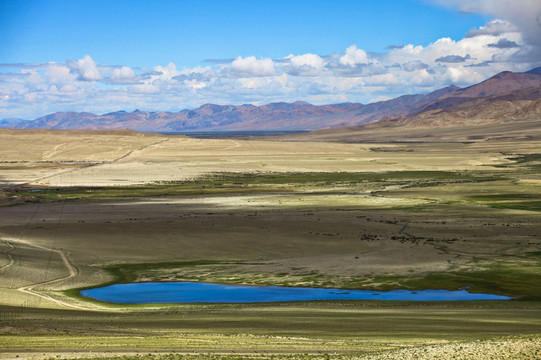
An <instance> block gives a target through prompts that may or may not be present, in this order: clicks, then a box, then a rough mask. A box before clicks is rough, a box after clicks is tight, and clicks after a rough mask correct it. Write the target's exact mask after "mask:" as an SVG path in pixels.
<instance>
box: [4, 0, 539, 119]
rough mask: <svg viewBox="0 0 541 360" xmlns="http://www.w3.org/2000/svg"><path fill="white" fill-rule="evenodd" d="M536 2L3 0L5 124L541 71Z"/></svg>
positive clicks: (403, 89)
mask: <svg viewBox="0 0 541 360" xmlns="http://www.w3.org/2000/svg"><path fill="white" fill-rule="evenodd" d="M540 18H541V2H540V1H538V0H514V1H506V0H490V1H489V0H470V1H465V0H464V1H463V0H448V1H444V0H424V1H423V0H380V1H351V0H350V1H339V0H335V1H319V0H311V1H295V0H289V1H281V0H276V1H238V0H237V1H234V0H230V1H219V0H214V1H209V0H197V1H191V0H184V1H165V0H162V1H143V0H140V1H120V0H116V1H102V0H92V1H86V0H79V1H47V0H40V1H37V0H35V1H30V0H27V1H17V0H0V44H1V51H0V118H7V117H22V118H33V117H38V116H41V115H45V114H48V113H50V112H54V111H92V112H96V113H102V112H107V111H114V110H119V109H126V110H130V111H131V110H134V109H135V108H141V109H145V110H172V111H175V110H180V109H182V108H187V107H197V106H199V105H201V104H204V103H207V102H213V103H224V104H225V103H231V104H240V103H254V104H262V103H268V102H272V101H296V100H304V101H309V102H312V103H316V104H323V103H335V102H342V101H356V102H364V103H366V102H372V101H377V100H384V99H388V98H392V97H395V96H399V95H403V94H406V93H419V92H429V91H432V90H436V89H438V88H440V87H443V86H446V85H450V84H456V85H459V86H465V85H469V84H471V83H473V82H476V81H480V80H482V79H484V78H486V77H487V76H491V75H493V74H495V73H497V72H499V71H502V70H513V71H522V70H527V69H528V68H529V67H534V66H538V65H539V64H540V62H539V61H540V60H541V58H540V56H539V52H540V51H539V49H540V48H541V44H540V43H539V40H538V38H541V36H539V34H541V24H540V23H539V19H540Z"/></svg>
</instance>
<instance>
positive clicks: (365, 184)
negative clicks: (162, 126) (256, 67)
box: [0, 130, 541, 359]
mask: <svg viewBox="0 0 541 360" xmlns="http://www.w3.org/2000/svg"><path fill="white" fill-rule="evenodd" d="M528 131H529V130H528ZM530 134H533V133H532V132H530ZM45 135H46V136H45ZM380 135H381V136H389V134H388V133H387V132H385V133H383V132H382V133H381V134H380ZM436 135H437V136H436ZM444 135H445V136H444ZM515 135H516V136H517V137H516V138H513V136H515ZM515 135H513V136H510V137H508V138H506V139H504V140H501V139H500V140H498V141H489V140H487V139H478V140H471V141H463V138H461V137H457V136H456V134H455V135H453V136H454V138H455V141H452V137H450V136H451V135H450V133H449V130H445V133H440V134H439V135H438V134H434V136H432V138H431V140H430V141H428V140H425V141H413V142H379V143H369V142H364V143H334V142H329V139H327V141H325V142H317V141H309V142H299V141H270V140H268V141H262V140H258V141H247V140H237V139H232V140H196V139H189V138H185V137H167V136H159V135H152V134H145V135H142V134H131V133H130V134H123V133H120V134H114V133H99V134H93V133H90V132H46V133H44V132H39V131H32V132H18V131H8V130H2V131H0V138H1V139H0V140H1V141H0V146H1V147H2V150H1V151H0V181H1V182H3V184H2V185H0V190H1V192H0V234H1V236H2V238H1V240H2V242H1V243H0V273H1V277H0V358H14V357H15V356H17V355H18V356H19V358H50V357H56V356H57V355H58V356H60V357H63V358H80V357H82V358H85V357H88V358H90V357H98V358H100V357H101V358H109V357H113V356H114V357H121V356H124V358H145V357H146V358H157V359H161V358H163V359H168V358H173V357H172V356H173V354H175V355H174V356H176V357H178V358H188V357H189V358H194V359H197V358H234V357H235V356H237V355H238V354H239V353H243V354H244V355H243V356H244V357H246V356H247V354H250V357H251V358H256V359H260V358H261V359H265V358H271V357H272V356H275V358H291V359H293V358H314V359H319V358H337V359H342V358H344V359H345V358H354V359H357V358H359V359H365V358H366V359H380V358H381V359H384V358H385V359H387V358H390V359H393V358H401V359H407V358H408V357H409V358H427V359H429V358H451V357H450V356H455V355H456V356H463V358H479V359H481V358H496V359H500V358H501V359H505V358H519V359H520V358H523V359H529V358H531V359H534V358H536V356H539V354H540V351H541V349H540V343H539V337H538V334H541V311H540V310H541V301H540V299H541V290H540V289H539V286H538V284H539V283H541V221H540V211H541V171H540V169H541V154H539V153H538V151H539V149H540V148H541V141H539V140H537V138H536V137H535V136H534V135H532V136H531V140H530V141H525V140H524V138H523V136H522V135H523V134H522V133H520V132H519V131H518V130H517V132H516V133H515ZM303 136H305V135H303ZM457 139H458V140H457ZM312 140H314V139H312ZM29 144H30V145H29ZM175 280H183V281H207V282H218V283H230V284H250V285H284V286H286V285H287V286H314V287H333V288H334V287H338V288H344V289H370V290H374V291H382V290H388V289H396V288H405V289H411V290H420V289H434V288H444V289H450V290H456V289H459V288H465V287H467V288H468V289H469V291H472V292H485V293H493V294H502V295H508V296H512V297H514V298H515V300H512V301H503V302H502V301H493V302H443V303H426V302H423V303H410V302H377V301H373V302H370V301H368V302H367V301H349V302H307V303H279V304H258V305H256V304H252V305H250V304H246V305H227V304H221V305H218V304H217V305H208V304H207V305H131V306H127V305H114V304H106V303H100V302H96V301H91V300H89V299H86V298H83V297H81V296H79V295H78V291H77V290H76V289H78V288H83V287H89V286H98V285H100V284H103V283H107V282H118V281H124V282H130V281H175ZM479 341H480V342H479ZM90 349H92V353H90ZM194 351H195V352H196V354H194V353H193V352H194ZM109 352H110V353H109ZM149 352H151V353H153V355H152V356H150V355H148V353H149ZM206 352H208V353H210V354H206V355H204V354H202V353H206ZM335 352H336V355H335ZM145 354H146V355H145ZM179 354H183V355H182V357H181V355H179ZM304 354H306V355H304ZM437 354H439V355H437ZM442 354H443V355H442ZM468 354H470V355H471V354H474V355H471V356H470V355H468ZM475 354H477V355H479V356H477V355H475ZM481 355H482V356H484V357H482V356H481ZM143 356H145V357H143ZM446 356H448V357H446ZM468 356H470V357H468ZM505 356H507V357H505ZM457 358H460V357H457Z"/></svg>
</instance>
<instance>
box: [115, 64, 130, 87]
mask: <svg viewBox="0 0 541 360" xmlns="http://www.w3.org/2000/svg"><path fill="white" fill-rule="evenodd" d="M111 80H112V81H113V82H114V83H117V84H126V83H132V82H133V81H134V80H135V71H133V69H132V68H131V67H129V66H122V67H120V68H115V69H113V73H112V74H111Z"/></svg>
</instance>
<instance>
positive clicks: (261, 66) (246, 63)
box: [230, 56, 276, 78]
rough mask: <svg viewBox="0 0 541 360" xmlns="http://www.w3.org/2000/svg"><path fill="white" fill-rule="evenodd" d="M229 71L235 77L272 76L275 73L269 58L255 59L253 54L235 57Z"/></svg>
mask: <svg viewBox="0 0 541 360" xmlns="http://www.w3.org/2000/svg"><path fill="white" fill-rule="evenodd" d="M230 72H231V74H232V75H233V76H236V77H240V78H243V77H258V76H272V75H274V74H276V69H275V68H274V62H273V61H272V60H271V59H269V58H264V59H257V58H256V57H255V56H248V57H246V58H243V57H242V56H239V57H237V58H236V59H235V60H234V61H233V62H232V63H231V68H230Z"/></svg>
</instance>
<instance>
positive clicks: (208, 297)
mask: <svg viewBox="0 0 541 360" xmlns="http://www.w3.org/2000/svg"><path fill="white" fill-rule="evenodd" d="M81 295H83V296H86V297H89V298H92V299H96V300H100V301H105V302H110V303H116V304H153V303H162V304H164V303H258V302H283V301H313V300H409V301H457V300H509V299H511V298H510V297H507V296H501V295H491V294H476V293H469V292H468V291H466V290H464V289H463V290H456V291H448V290H422V291H409V290H393V291H369V290H343V289H321V288H302V287H282V286H239V285H219V284H210V283H196V282H141V283H130V284H114V285H109V286H104V287H100V288H94V289H88V290H82V291H81Z"/></svg>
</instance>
